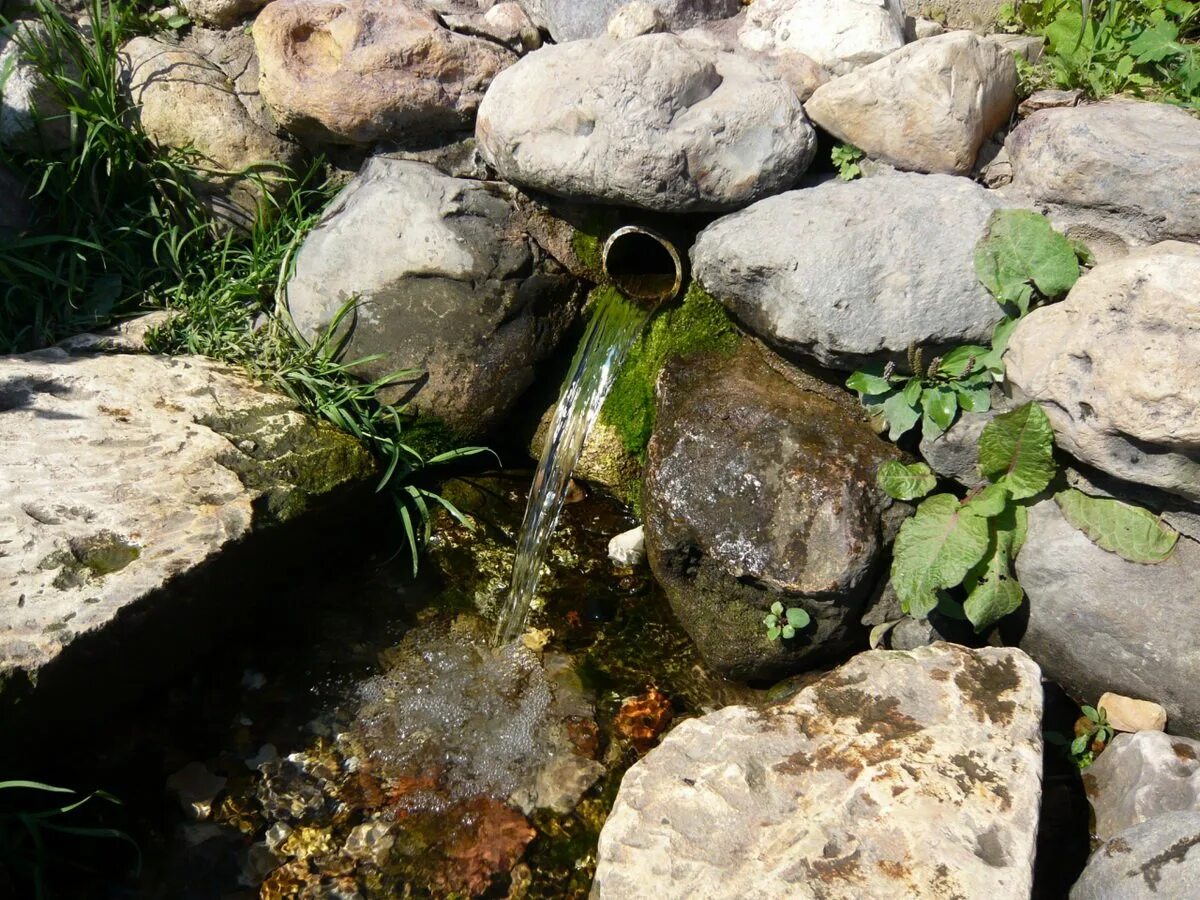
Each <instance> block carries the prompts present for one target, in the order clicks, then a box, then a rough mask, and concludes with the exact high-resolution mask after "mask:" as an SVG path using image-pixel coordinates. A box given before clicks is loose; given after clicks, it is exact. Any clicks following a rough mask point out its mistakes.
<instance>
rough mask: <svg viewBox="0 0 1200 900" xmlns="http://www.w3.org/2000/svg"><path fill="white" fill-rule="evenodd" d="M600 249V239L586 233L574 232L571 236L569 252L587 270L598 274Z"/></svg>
mask: <svg viewBox="0 0 1200 900" xmlns="http://www.w3.org/2000/svg"><path fill="white" fill-rule="evenodd" d="M601 250H602V247H601V245H600V238H599V237H597V236H596V235H594V234H588V233H587V232H586V231H576V232H575V233H574V234H573V235H571V251H572V252H573V253H574V254H575V256H577V257H578V258H579V261H580V262H581V263H583V265H584V266H586V267H587V268H588V269H589V270H591V271H593V272H599V271H600V268H601V262H602V260H601V259H600V253H601Z"/></svg>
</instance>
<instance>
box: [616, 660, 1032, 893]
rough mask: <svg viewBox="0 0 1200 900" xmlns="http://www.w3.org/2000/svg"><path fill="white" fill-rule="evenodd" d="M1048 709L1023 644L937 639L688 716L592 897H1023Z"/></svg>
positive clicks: (651, 759)
mask: <svg viewBox="0 0 1200 900" xmlns="http://www.w3.org/2000/svg"><path fill="white" fill-rule="evenodd" d="M1041 712H1042V689H1041V685H1040V683H1039V677H1038V669H1037V666H1035V665H1034V664H1033V663H1032V662H1031V661H1030V660H1029V659H1028V657H1026V656H1025V655H1024V654H1023V653H1021V652H1020V651H1016V650H1011V649H984V650H977V651H970V650H966V649H964V648H962V647H958V646H955V645H952V644H936V645H934V646H933V647H928V648H923V649H920V650H916V651H913V652H911V653H898V652H872V653H862V654H860V655H858V656H856V657H854V659H852V660H851V661H850V662H849V663H847V664H846V665H844V666H843V667H841V668H840V669H837V670H835V671H834V672H832V673H830V674H829V675H827V676H825V677H824V678H822V679H821V680H820V681H818V682H817V683H815V684H813V685H811V686H809V687H807V688H805V689H804V690H802V691H801V692H800V693H799V694H797V695H796V696H795V697H794V698H792V699H791V700H789V701H787V702H786V703H783V704H780V705H778V706H774V707H769V708H767V709H765V710H762V711H760V710H756V709H750V708H747V707H744V706H730V707H726V708H724V709H721V710H718V711H717V712H714V713H709V714H708V715H706V716H703V717H701V718H696V719H689V720H687V721H685V722H683V723H681V724H680V725H677V726H676V727H675V728H674V730H672V731H671V732H670V733H669V734H668V735H667V737H666V738H665V739H664V740H663V742H662V743H661V744H660V745H659V746H658V747H657V748H655V749H654V750H651V751H650V753H649V754H647V756H646V757H645V758H644V759H643V760H641V761H640V762H638V763H636V764H635V765H634V766H633V768H631V769H630V770H629V771H628V772H627V773H626V775H625V778H624V780H623V781H622V783H621V788H620V792H619V793H618V794H617V799H616V803H615V805H614V807H613V811H612V813H611V815H610V816H609V818H608V821H607V823H606V824H605V826H604V830H603V832H602V833H601V836H600V846H599V850H598V865H597V870H596V879H595V882H594V886H593V896H594V897H597V898H599V900H605V898H621V900H634V898H643V897H644V898H650V897H665V898H685V897H698V896H705V895H706V894H711V895H713V896H716V895H719V896H727V897H812V898H816V897H847V898H849V897H894V896H922V897H924V896H946V897H949V896H960V897H982V896H990V897H1003V898H1013V900H1016V898H1024V897H1028V896H1029V892H1030V887H1031V881H1032V870H1033V856H1034V839H1035V834H1036V831H1037V821H1038V802H1039V798H1040V794H1041V789H1040V788H1041V785H1040V780H1041V743H1042V742H1041V733H1040V727H1041ZM948 809H952V810H954V814H953V815H952V816H947V810H948ZM935 846H936V848H937V852H936V853H931V852H930V848H931V847H935ZM666 873H669V877H668V875H667V874H666ZM713 885H720V888H719V890H718V892H717V893H716V894H713V887H712V886H713Z"/></svg>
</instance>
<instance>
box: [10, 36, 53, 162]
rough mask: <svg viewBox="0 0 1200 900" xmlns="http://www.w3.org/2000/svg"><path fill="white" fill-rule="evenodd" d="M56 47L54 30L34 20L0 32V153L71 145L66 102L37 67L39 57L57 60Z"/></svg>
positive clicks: (50, 148)
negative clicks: (0, 96) (4, 150)
mask: <svg viewBox="0 0 1200 900" xmlns="http://www.w3.org/2000/svg"><path fill="white" fill-rule="evenodd" d="M53 46H54V42H53V39H52V38H51V36H50V32H49V30H48V29H47V28H46V26H45V25H44V24H42V23H41V22H39V21H37V20H35V19H21V20H18V21H16V22H13V23H12V24H10V25H7V26H6V27H4V28H2V29H0V88H2V89H3V90H2V91H0V93H2V95H3V102H0V148H6V149H9V150H18V151H34V150H39V149H45V150H49V151H51V152H56V151H59V150H63V149H65V148H66V147H68V146H69V145H70V142H71V120H70V118H69V116H68V115H67V110H66V106H65V105H64V102H63V101H64V98H63V97H62V96H61V94H60V93H59V91H58V89H57V88H56V87H55V86H54V85H53V84H52V83H51V82H50V80H49V79H47V78H46V76H45V75H44V74H43V72H42V71H41V68H40V67H39V65H38V64H37V59H38V57H43V56H45V57H48V58H50V59H53V58H54V51H53V49H52V48H53ZM63 74H65V75H68V76H69V74H70V73H69V72H66V71H64V72H63Z"/></svg>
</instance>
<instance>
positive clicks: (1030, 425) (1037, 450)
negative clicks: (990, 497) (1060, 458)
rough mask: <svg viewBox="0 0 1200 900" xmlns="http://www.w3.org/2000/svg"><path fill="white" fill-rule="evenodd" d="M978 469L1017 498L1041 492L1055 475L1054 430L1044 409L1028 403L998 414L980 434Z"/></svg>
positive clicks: (1022, 498)
mask: <svg viewBox="0 0 1200 900" xmlns="http://www.w3.org/2000/svg"><path fill="white" fill-rule="evenodd" d="M979 470H980V471H981V472H982V473H983V476H984V477H985V478H987V480H988V481H991V482H993V483H998V484H1001V483H1002V484H1003V485H1004V486H1005V487H1006V488H1008V491H1009V493H1010V494H1012V496H1013V499H1014V500H1024V499H1025V498H1026V497H1032V496H1034V495H1035V494H1040V493H1041V492H1042V491H1044V490H1045V489H1046V487H1047V486H1048V485H1049V484H1050V481H1051V479H1053V478H1054V475H1055V473H1056V472H1057V471H1058V467H1057V466H1056V464H1055V462H1054V429H1052V428H1051V427H1050V420H1049V419H1047V418H1046V414H1045V413H1044V412H1043V411H1042V408H1041V407H1040V406H1038V405H1037V404H1036V403H1026V404H1025V405H1024V406H1020V407H1017V408H1016V409H1014V410H1013V411H1012V412H1007V413H1003V414H1001V415H998V416H996V418H994V419H992V421H990V422H988V424H987V425H986V426H985V427H984V429H983V433H982V434H981V435H980V436H979Z"/></svg>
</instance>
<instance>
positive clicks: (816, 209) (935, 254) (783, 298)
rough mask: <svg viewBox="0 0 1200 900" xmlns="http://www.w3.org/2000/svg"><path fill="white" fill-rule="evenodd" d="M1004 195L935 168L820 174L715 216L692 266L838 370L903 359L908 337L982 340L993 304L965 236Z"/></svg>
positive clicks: (714, 289)
mask: <svg viewBox="0 0 1200 900" xmlns="http://www.w3.org/2000/svg"><path fill="white" fill-rule="evenodd" d="M1008 205H1010V204H1009V203H1006V202H1005V201H1004V199H1003V198H1002V197H1000V196H999V195H996V194H994V193H992V192H990V191H987V190H984V189H983V188H981V187H979V186H978V185H976V184H973V183H972V182H970V181H968V180H967V179H965V178H954V177H951V176H946V175H913V174H908V173H895V174H889V175H880V176H878V177H874V178H869V179H860V180H858V181H851V182H844V181H837V182H828V183H825V184H822V185H819V186H817V187H812V188H805V189H803V190H798V191H791V192H789V193H787V194H783V195H781V196H778V197H770V198H768V199H766V200H762V201H760V202H758V203H756V204H754V205H753V206H752V207H750V208H749V209H746V210H743V211H742V212H739V213H734V214H733V215H730V216H726V217H724V218H722V219H718V220H717V221H716V222H714V223H713V224H712V225H710V226H708V227H707V228H706V229H704V231H702V232H701V233H700V236H699V237H698V238H697V239H696V243H695V246H693V248H692V265H693V268H694V272H695V275H696V277H697V278H698V279H699V281H700V282H701V283H702V284H703V285H704V287H705V288H706V289H707V290H708V291H709V292H710V293H711V294H712V295H713V296H715V297H716V298H717V299H719V300H721V302H722V303H724V304H725V305H726V306H727V307H728V308H729V310H730V311H731V312H732V313H733V314H734V316H735V317H736V318H737V319H738V320H739V321H740V322H742V323H743V324H744V325H745V326H746V327H748V328H749V329H750V330H751V331H753V332H755V333H756V334H757V335H759V336H760V337H762V338H763V339H765V340H767V341H768V342H769V343H771V344H773V345H777V346H779V347H781V348H783V349H784V350H786V351H789V352H796V353H800V354H804V355H806V356H811V357H813V358H815V359H816V360H818V361H819V362H821V363H822V364H823V365H826V366H829V367H831V368H837V369H847V370H850V369H855V368H858V367H859V366H861V365H862V364H863V363H864V362H867V361H869V360H890V361H894V362H896V363H897V364H898V365H901V366H904V365H906V359H907V356H906V354H907V349H908V347H909V345H910V344H914V343H915V344H919V345H922V346H924V347H926V348H927V350H928V352H929V353H933V352H937V351H938V350H940V349H944V348H946V347H949V346H954V345H958V344H964V343H980V344H986V343H988V341H990V339H991V333H992V329H993V327H994V326H995V324H996V323H997V322H999V321H1000V319H1001V318H1003V315H1004V312H1003V310H1002V309H1001V308H1000V306H999V305H998V304H997V303H996V301H995V300H994V299H992V297H991V295H990V294H988V292H987V291H986V290H985V289H984V288H983V286H982V285H981V284H980V283H979V279H978V278H977V277H976V275H975V264H974V252H975V244H976V243H977V242H978V241H979V239H980V238H981V237H982V236H983V232H984V228H985V226H986V224H987V220H988V218H989V217H990V216H991V214H992V212H993V211H994V210H996V209H998V208H1001V207H1004V206H1008ZM901 221H902V222H904V226H903V227H898V226H897V224H896V223H897V222H901ZM779 235H788V240H786V241H783V240H779V239H778V236H779Z"/></svg>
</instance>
